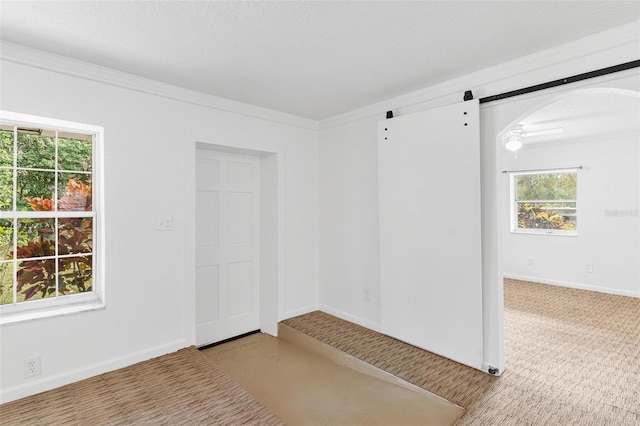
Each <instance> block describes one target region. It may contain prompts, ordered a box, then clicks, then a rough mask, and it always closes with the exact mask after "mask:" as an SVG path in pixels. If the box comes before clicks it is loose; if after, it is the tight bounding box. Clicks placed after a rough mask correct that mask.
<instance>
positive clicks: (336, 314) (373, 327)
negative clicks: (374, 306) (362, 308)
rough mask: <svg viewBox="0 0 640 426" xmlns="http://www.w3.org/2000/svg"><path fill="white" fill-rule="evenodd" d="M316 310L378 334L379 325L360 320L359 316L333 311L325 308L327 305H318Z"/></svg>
mask: <svg viewBox="0 0 640 426" xmlns="http://www.w3.org/2000/svg"><path fill="white" fill-rule="evenodd" d="M318 310H320V311H322V312H325V313H327V314H329V315H333V316H334V317H338V318H340V319H343V320H345V321H349V322H352V323H354V324H358V325H361V326H363V327H365V328H368V329H370V330H373V331H377V332H380V324H379V323H375V322H373V321H369V320H366V319H364V318H360V317H359V316H356V315H352V314H348V313H346V312H343V311H341V310H339V309H334V308H332V307H330V306H327V305H320V306H319V307H318Z"/></svg>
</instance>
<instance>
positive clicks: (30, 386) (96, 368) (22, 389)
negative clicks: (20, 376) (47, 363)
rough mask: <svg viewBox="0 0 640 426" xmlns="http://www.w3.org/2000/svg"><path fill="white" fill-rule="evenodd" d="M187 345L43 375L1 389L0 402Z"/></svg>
mask: <svg viewBox="0 0 640 426" xmlns="http://www.w3.org/2000/svg"><path fill="white" fill-rule="evenodd" d="M185 347H186V342H185V341H184V340H176V341H173V342H171V343H168V344H166V345H160V346H156V347H153V348H150V349H145V350H143V351H140V352H136V353H133V354H128V355H125V356H122V357H118V358H115V359H112V360H109V361H105V362H101V363H98V364H94V365H90V366H87V367H83V368H78V369H75V370H72V371H69V372H65V373H60V374H56V375H53V376H49V377H43V378H41V379H37V380H33V381H29V382H28V383H23V384H20V385H18V386H13V387H10V388H7V389H1V390H0V403H5V402H10V401H15V400H16V399H20V398H24V397H27V396H31V395H35V394H38V393H40V392H45V391H48V390H51V389H55V388H57V387H60V386H64V385H68V384H70V383H74V382H78V381H80V380H84V379H88V378H89V377H93V376H97V375H99V374H103V373H108V372H109V371H114V370H117V369H120V368H123V367H128V366H129V365H133V364H136V363H138V362H142V361H147V360H149V359H151V358H156V357H159V356H162V355H166V354H168V353H171V352H176V351H178V350H180V349H183V348H185Z"/></svg>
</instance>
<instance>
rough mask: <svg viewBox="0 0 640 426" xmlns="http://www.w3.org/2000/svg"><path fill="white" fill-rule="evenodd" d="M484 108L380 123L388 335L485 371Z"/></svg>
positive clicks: (471, 104)
mask: <svg viewBox="0 0 640 426" xmlns="http://www.w3.org/2000/svg"><path fill="white" fill-rule="evenodd" d="M478 110H479V108H478V101H477V100H475V101H468V102H463V103H460V104H455V105H451V106H447V107H444V108H438V109H433V110H429V111H424V112H421V113H416V114H411V115H407V116H401V117H396V118H393V119H389V120H385V121H382V122H380V123H379V126H378V166H379V211H380V280H381V283H380V286H381V287H380V290H381V292H380V297H381V300H380V303H381V329H382V332H383V333H385V334H387V335H390V336H392V337H395V338H397V339H399V340H403V341H405V342H407V343H411V344H413V345H415V346H418V347H421V348H423V349H426V350H428V351H430V352H433V353H436V354H439V355H442V356H444V357H447V358H450V359H453V360H455V361H458V362H460V363H463V364H466V365H469V366H471V367H474V368H478V369H482V355H483V352H482V342H483V341H482V274H481V273H482V271H481V267H482V266H481V240H480V237H481V236H480V146H479V119H478V114H479V113H478Z"/></svg>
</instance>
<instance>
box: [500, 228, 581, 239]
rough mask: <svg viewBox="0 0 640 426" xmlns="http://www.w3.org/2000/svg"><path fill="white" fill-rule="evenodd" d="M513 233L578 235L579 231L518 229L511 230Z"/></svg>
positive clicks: (560, 235) (557, 235) (559, 235)
mask: <svg viewBox="0 0 640 426" xmlns="http://www.w3.org/2000/svg"><path fill="white" fill-rule="evenodd" d="M511 233H512V234H525V235H552V236H556V237H577V236H578V232H576V231H559V230H556V229H554V230H551V229H518V230H516V231H513V230H512V231H511Z"/></svg>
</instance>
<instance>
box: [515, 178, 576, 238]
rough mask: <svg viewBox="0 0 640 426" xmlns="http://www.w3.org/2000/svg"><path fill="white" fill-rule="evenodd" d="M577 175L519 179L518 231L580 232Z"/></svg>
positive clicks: (517, 179)
mask: <svg viewBox="0 0 640 426" xmlns="http://www.w3.org/2000/svg"><path fill="white" fill-rule="evenodd" d="M577 177H578V176H577V173H576V172H575V171H568V172H558V173H537V174H522V175H516V176H515V183H516V200H515V202H516V207H517V209H516V210H517V227H518V229H545V230H562V231H576V230H577V216H576V212H577V209H576V196H577Z"/></svg>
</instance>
